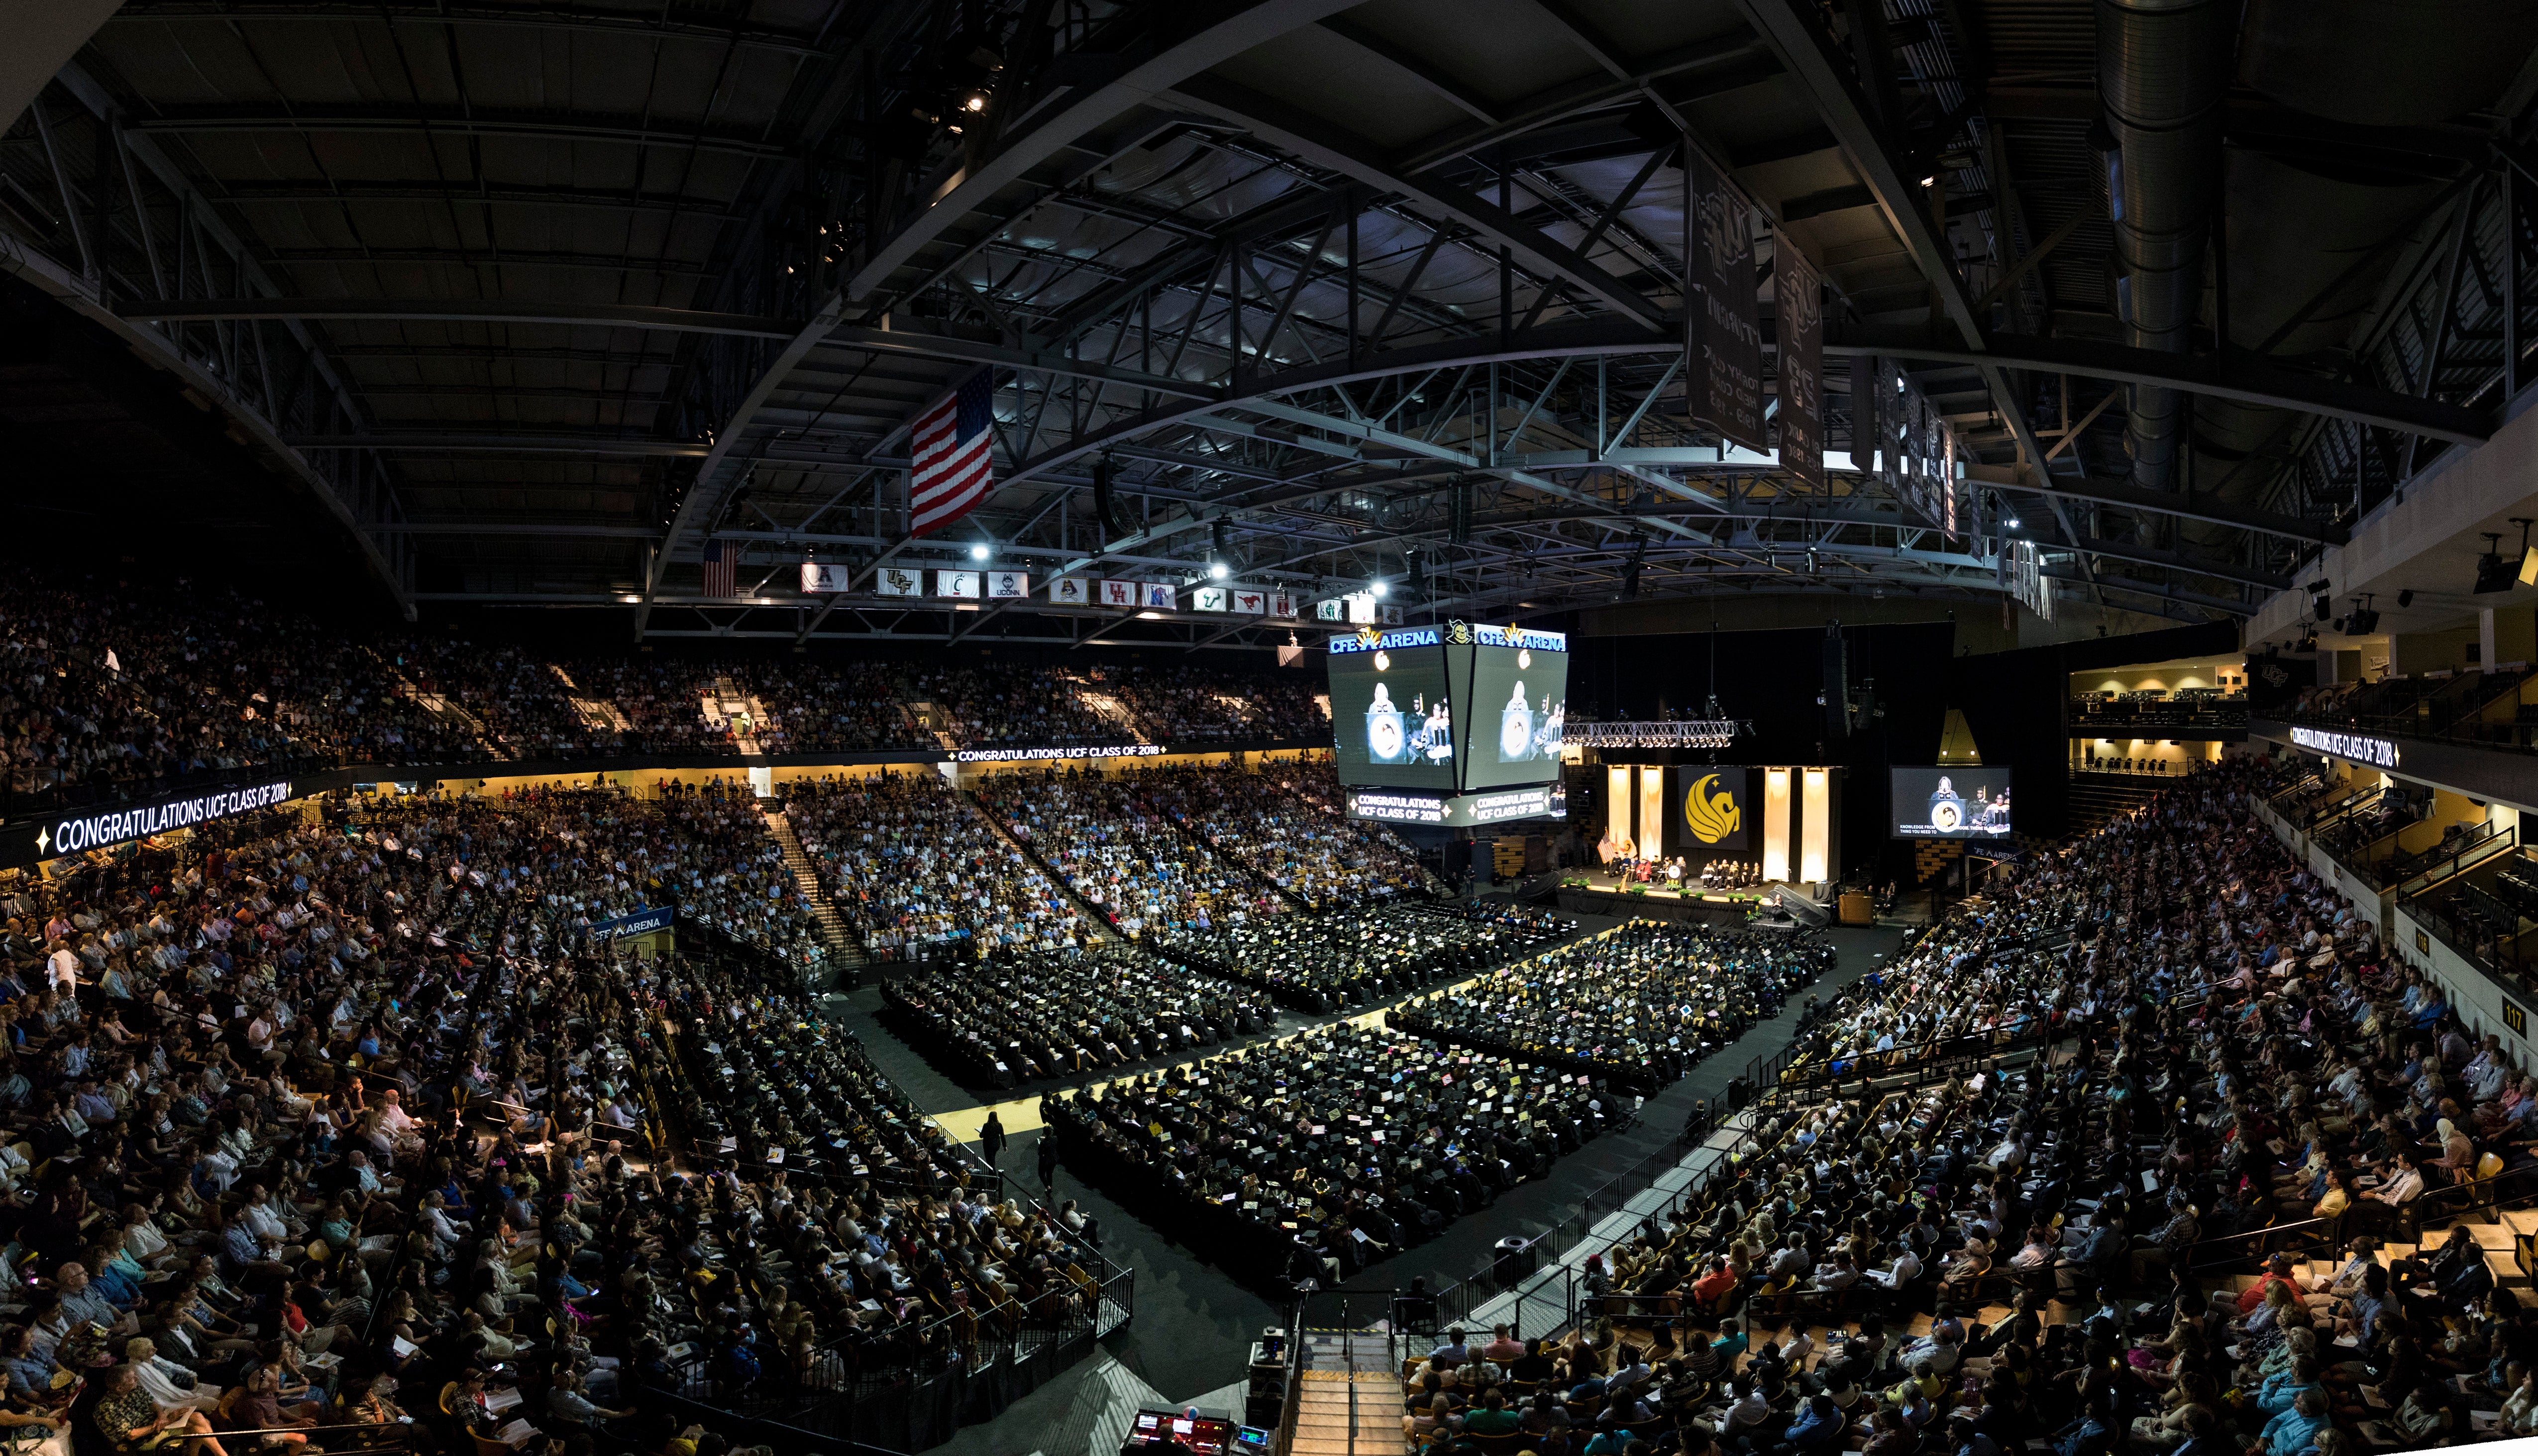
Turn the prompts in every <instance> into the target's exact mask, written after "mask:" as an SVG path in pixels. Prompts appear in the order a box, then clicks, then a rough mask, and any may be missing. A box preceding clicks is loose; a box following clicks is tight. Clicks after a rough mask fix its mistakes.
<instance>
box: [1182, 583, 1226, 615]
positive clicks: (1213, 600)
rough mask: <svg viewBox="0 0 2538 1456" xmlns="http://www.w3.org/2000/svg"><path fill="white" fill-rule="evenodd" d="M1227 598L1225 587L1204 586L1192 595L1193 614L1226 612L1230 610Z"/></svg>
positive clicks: (1191, 607)
mask: <svg viewBox="0 0 2538 1456" xmlns="http://www.w3.org/2000/svg"><path fill="white" fill-rule="evenodd" d="M1227 596H1228V593H1227V591H1226V589H1225V588H1224V587H1221V586H1202V587H1200V588H1198V589H1197V590H1195V591H1193V592H1191V593H1190V610H1191V611H1193V612H1223V611H1226V610H1228V608H1227V606H1226V598H1227Z"/></svg>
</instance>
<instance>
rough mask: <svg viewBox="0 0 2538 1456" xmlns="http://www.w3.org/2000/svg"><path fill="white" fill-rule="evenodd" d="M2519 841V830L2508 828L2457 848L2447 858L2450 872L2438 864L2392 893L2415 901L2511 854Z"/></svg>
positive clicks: (2422, 871) (2407, 881)
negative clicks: (2433, 889) (2498, 858)
mask: <svg viewBox="0 0 2538 1456" xmlns="http://www.w3.org/2000/svg"><path fill="white" fill-rule="evenodd" d="M2518 839H2519V831H2518V830H2517V829H2512V828H2506V829H2504V830H2503V831H2502V832H2501V833H2499V834H2496V835H2493V836H2490V837H2487V838H2483V839H2479V840H2477V841H2476V842H2474V843H2471V844H2462V845H2460V846H2459V847H2458V852H2457V853H2455V854H2452V855H2449V856H2447V857H2446V858H2447V862H2448V868H2446V869H2444V868H2442V865H2441V862H2440V861H2435V862H2434V863H2433V864H2431V865H2429V866H2427V867H2425V868H2424V869H2423V870H2421V871H2418V872H2417V873H2416V874H2415V876H2414V877H2413V878H2412V879H2409V880H2406V881H2404V882H2402V883H2400V884H2399V885H2397V887H2396V888H2395V889H2394V890H2393V891H2391V892H2390V893H2393V894H2395V895H2396V896H2397V897H2398V898H2399V899H2401V900H2402V899H2412V898H2414V897H2416V896H2418V895H2421V894H2423V893H2426V892H2427V891H2430V890H2431V889H2432V888H2433V887H2434V886H2436V885H2438V884H2440V883H2441V882H2442V881H2444V880H2451V879H2456V878H2457V877H2458V876H2460V875H2463V874H2465V873H2467V872H2468V871H2469V870H2472V869H2475V868H2476V867H2477V866H2478V865H2481V864H2484V863H2485V862H2486V861H2487V860H2490V859H2493V858H2494V857H2495V856H2496V855H2499V854H2503V853H2505V852H2507V851H2509V850H2511V849H2512V848H2514V847H2516V845H2517V843H2518Z"/></svg>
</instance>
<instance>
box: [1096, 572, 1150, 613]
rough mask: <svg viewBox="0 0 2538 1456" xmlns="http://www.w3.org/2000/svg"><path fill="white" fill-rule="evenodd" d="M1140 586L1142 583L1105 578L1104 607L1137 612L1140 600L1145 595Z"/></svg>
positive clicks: (1103, 578) (1103, 583) (1103, 587)
mask: <svg viewBox="0 0 2538 1456" xmlns="http://www.w3.org/2000/svg"><path fill="white" fill-rule="evenodd" d="M1140 586H1141V583H1138V582H1134V581H1120V580H1118V579H1116V578H1114V577H1109V576H1104V577H1102V606H1104V607H1116V608H1118V609H1119V610H1120V611H1122V612H1134V611H1136V610H1137V600H1138V598H1139V597H1140V596H1142V595H1143V594H1144V593H1143V592H1142V591H1141V590H1140Z"/></svg>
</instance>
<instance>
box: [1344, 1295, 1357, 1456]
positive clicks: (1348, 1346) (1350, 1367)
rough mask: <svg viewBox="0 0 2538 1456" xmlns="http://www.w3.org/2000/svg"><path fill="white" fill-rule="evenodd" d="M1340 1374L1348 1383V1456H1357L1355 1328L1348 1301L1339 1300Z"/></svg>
mask: <svg viewBox="0 0 2538 1456" xmlns="http://www.w3.org/2000/svg"><path fill="white" fill-rule="evenodd" d="M1340 1373H1341V1375H1342V1376H1343V1377H1344V1378H1345V1379H1346V1380H1347V1381H1348V1395H1349V1433H1348V1456H1357V1328H1356V1326H1355V1325H1353V1324H1351V1323H1350V1321H1349V1317H1348V1300H1347V1299H1345V1298H1343V1299H1341V1300H1340Z"/></svg>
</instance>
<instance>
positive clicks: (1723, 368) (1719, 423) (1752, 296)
mask: <svg viewBox="0 0 2538 1456" xmlns="http://www.w3.org/2000/svg"><path fill="white" fill-rule="evenodd" d="M1684 186H1685V199H1684V206H1685V209H1686V214H1685V231H1686V232H1689V233H1690V234H1691V235H1690V236H1689V237H1688V238H1686V239H1685V244H1686V257H1687V260H1688V261H1687V266H1688V267H1689V268H1690V269H1691V270H1692V284H1693V286H1694V287H1695V288H1697V289H1699V290H1700V291H1701V297H1702V302H1701V306H1700V307H1698V308H1688V309H1686V310H1684V319H1685V337H1684V367H1685V384H1686V389H1685V392H1684V399H1685V403H1686V408H1687V409H1688V410H1689V411H1690V413H1691V415H1692V418H1693V419H1694V420H1695V421H1697V422H1699V423H1702V424H1705V425H1707V426H1708V427H1709V428H1710V429H1712V430H1717V431H1718V432H1719V434H1721V435H1723V436H1724V437H1726V438H1727V439H1729V440H1731V441H1733V442H1734V443H1736V444H1740V445H1743V446H1744V447H1745V448H1747V449H1749V450H1752V451H1754V452H1756V453H1757V454H1761V453H1764V452H1767V451H1769V450H1770V448H1771V446H1770V440H1769V438H1767V437H1766V435H1765V433H1764V430H1763V322H1762V304H1761V301H1760V299H1759V298H1758V297H1757V291H1758V286H1757V284H1756V281H1755V272H1754V209H1753V207H1752V205H1751V204H1749V203H1748V202H1747V201H1746V200H1745V194H1744V193H1743V192H1740V191H1738V190H1737V188H1736V185H1735V184H1734V183H1733V182H1731V181H1729V180H1728V179H1727V178H1725V177H1723V176H1721V175H1719V173H1718V170H1717V168H1715V167H1713V166H1711V165H1709V159H1708V158H1706V157H1703V156H1702V155H1701V154H1700V152H1699V151H1697V150H1694V149H1691V148H1689V147H1687V148H1686V149H1685V153H1684Z"/></svg>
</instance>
